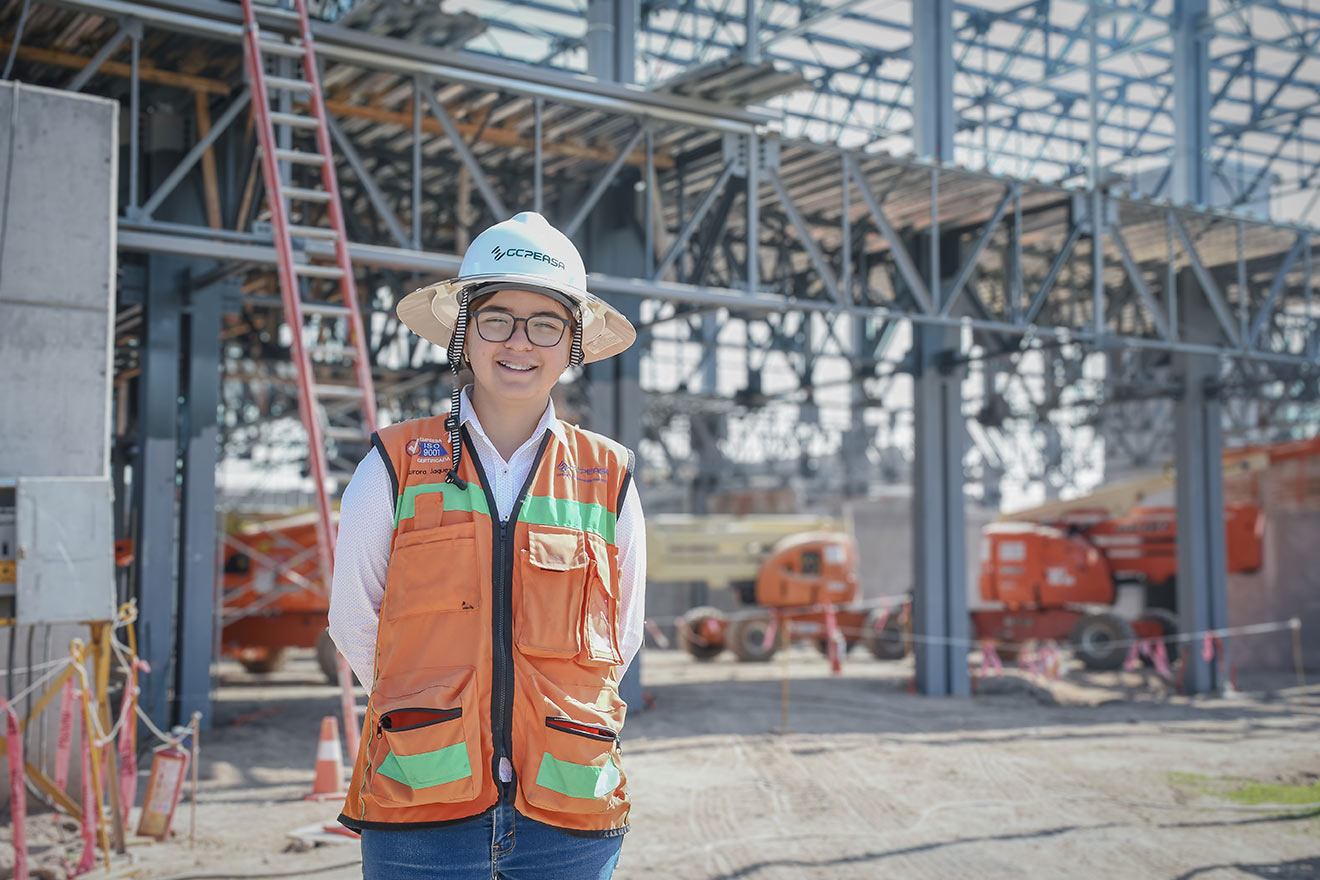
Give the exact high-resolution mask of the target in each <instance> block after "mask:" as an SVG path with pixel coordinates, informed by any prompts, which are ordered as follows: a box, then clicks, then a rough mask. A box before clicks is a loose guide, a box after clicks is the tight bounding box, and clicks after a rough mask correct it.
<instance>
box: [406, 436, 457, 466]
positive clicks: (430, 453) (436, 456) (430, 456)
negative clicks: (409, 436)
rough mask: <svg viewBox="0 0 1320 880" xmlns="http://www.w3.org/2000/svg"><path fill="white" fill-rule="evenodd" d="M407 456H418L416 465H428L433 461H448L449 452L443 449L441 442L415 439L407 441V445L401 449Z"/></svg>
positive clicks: (443, 445)
mask: <svg viewBox="0 0 1320 880" xmlns="http://www.w3.org/2000/svg"><path fill="white" fill-rule="evenodd" d="M403 449H404V451H405V452H407V453H408V454H409V455H412V456H418V458H417V461H418V463H430V462H435V461H448V460H449V451H448V450H447V449H445V444H444V441H442V440H427V439H422V438H420V437H419V438H416V439H413V440H409V441H408V445H407V446H405V447H403Z"/></svg>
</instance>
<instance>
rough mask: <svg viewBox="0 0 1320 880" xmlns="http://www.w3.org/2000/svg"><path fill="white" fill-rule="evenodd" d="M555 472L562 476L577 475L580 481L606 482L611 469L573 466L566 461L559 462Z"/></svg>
mask: <svg viewBox="0 0 1320 880" xmlns="http://www.w3.org/2000/svg"><path fill="white" fill-rule="evenodd" d="M555 473H557V474H559V476H561V477H576V478H577V481H578V482H579V483H604V482H605V481H606V480H608V479H609V478H610V469H609V468H607V467H594V468H580V467H573V465H571V464H569V463H568V462H566V461H561V462H559V464H558V465H557V466H556V467H555Z"/></svg>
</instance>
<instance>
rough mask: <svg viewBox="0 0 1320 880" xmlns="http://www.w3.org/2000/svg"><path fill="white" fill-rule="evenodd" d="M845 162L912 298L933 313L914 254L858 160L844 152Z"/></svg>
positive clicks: (927, 311) (923, 308) (929, 312)
mask: <svg viewBox="0 0 1320 880" xmlns="http://www.w3.org/2000/svg"><path fill="white" fill-rule="evenodd" d="M844 163H845V164H846V165H847V166H848V168H849V169H851V171H852V176H853V179H854V180H856V181H857V190H858V192H860V193H861V194H862V201H864V202H866V209H867V210H868V211H870V212H871V219H872V220H873V221H874V222H875V226H876V228H877V229H879V230H880V234H881V235H882V236H884V239H885V241H886V242H888V244H889V252H890V253H891V254H892V255H893V257H894V263H895V265H897V266H898V271H899V272H900V273H901V274H902V276H903V280H904V281H906V282H907V285H908V290H909V291H911V293H912V298H913V299H915V300H916V301H917V305H918V306H920V307H921V310H922V311H923V312H925V313H926V314H932V313H934V311H935V306H934V305H933V304H932V302H931V298H930V291H929V290H928V289H927V288H926V282H925V280H924V279H922V277H921V273H920V272H918V271H917V267H916V264H914V263H913V262H912V255H911V254H910V253H908V249H907V245H906V244H904V243H903V239H901V238H900V237H899V236H898V233H896V232H895V231H894V227H893V226H892V225H891V224H890V222H889V218H888V217H886V216H885V212H884V211H883V210H882V209H881V207H880V202H879V201H877V200H876V197H875V195H874V194H873V193H872V192H871V187H870V185H868V184H867V182H866V178H865V177H864V176H863V175H862V170H861V168H860V167H859V166H858V164H857V160H856V159H854V158H853V157H852V156H851V155H849V154H846V153H845V154H844Z"/></svg>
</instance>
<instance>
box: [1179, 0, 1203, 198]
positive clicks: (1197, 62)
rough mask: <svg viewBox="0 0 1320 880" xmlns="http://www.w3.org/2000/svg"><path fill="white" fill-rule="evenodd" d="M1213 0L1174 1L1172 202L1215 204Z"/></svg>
mask: <svg viewBox="0 0 1320 880" xmlns="http://www.w3.org/2000/svg"><path fill="white" fill-rule="evenodd" d="M1208 7H1209V0H1175V3H1174V8H1173V23H1172V31H1173V131H1174V147H1173V201H1174V202H1177V203H1189V204H1193V205H1205V204H1209V203H1210V164H1209V161H1208V158H1209V155H1210V146H1211V139H1210V107H1211V104H1210V73H1209V72H1210V34H1208V33H1206V32H1205V29H1204V28H1205V23H1206V12H1207V9H1208Z"/></svg>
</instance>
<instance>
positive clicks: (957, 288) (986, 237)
mask: <svg viewBox="0 0 1320 880" xmlns="http://www.w3.org/2000/svg"><path fill="white" fill-rule="evenodd" d="M1016 198H1017V187H1016V186H1010V187H1009V188H1008V192H1006V193H1004V197H1003V198H1002V199H1000V200H999V204H998V205H997V206H996V207H995V212H994V214H992V215H991V216H990V219H989V220H987V221H986V222H985V228H984V229H982V230H981V234H980V235H979V236H977V239H976V243H975V244H974V245H973V246H972V251H971V253H969V254H968V255H967V258H966V259H965V260H963V263H962V266H961V267H960V268H959V269H958V274H957V275H955V276H954V278H953V284H952V286H951V287H950V288H949V292H948V293H947V294H946V295H945V299H944V305H943V306H942V307H941V308H940V314H941V315H949V314H952V313H953V307H954V304H955V303H957V302H958V297H959V296H960V295H961V294H962V291H963V288H964V287H965V286H966V285H967V279H968V278H970V277H972V270H973V269H975V268H976V261H977V260H978V259H980V257H981V252H982V251H984V250H985V246H986V245H987V244H989V243H990V237H991V236H992V235H994V234H995V228H996V227H997V226H999V221H1000V220H1001V219H1003V216H1004V212H1005V211H1007V210H1008V206H1009V204H1010V203H1012V202H1013V201H1014V200H1015V199H1016Z"/></svg>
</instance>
